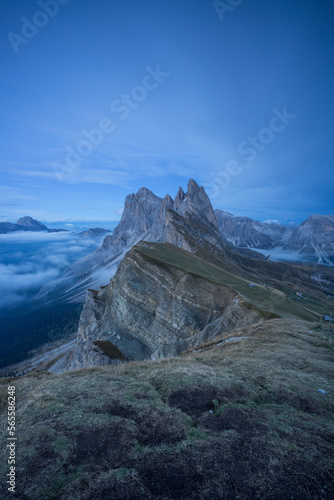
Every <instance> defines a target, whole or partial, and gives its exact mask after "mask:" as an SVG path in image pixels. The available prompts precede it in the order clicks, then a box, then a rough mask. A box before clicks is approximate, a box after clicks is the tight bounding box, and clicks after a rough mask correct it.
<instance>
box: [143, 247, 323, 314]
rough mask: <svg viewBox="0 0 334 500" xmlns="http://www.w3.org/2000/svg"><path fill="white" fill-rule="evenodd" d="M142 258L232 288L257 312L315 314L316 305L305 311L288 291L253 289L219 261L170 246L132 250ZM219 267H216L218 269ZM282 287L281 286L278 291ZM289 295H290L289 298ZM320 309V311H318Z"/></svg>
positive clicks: (247, 280)
mask: <svg viewBox="0 0 334 500" xmlns="http://www.w3.org/2000/svg"><path fill="white" fill-rule="evenodd" d="M135 248H136V250H137V251H139V252H140V253H141V254H142V255H144V256H145V257H146V258H148V259H150V260H152V261H154V262H155V263H158V264H160V265H163V264H165V265H168V266H173V267H177V268H179V269H182V270H183V271H185V272H188V273H192V274H196V275H198V276H201V277H202V278H205V279H207V280H209V281H213V282H215V283H219V284H221V285H223V286H227V287H229V288H232V289H233V290H234V291H236V292H237V293H239V294H241V295H243V296H244V297H245V298H246V299H247V301H249V302H250V303H251V304H253V305H254V306H255V307H256V308H257V309H258V310H263V311H267V312H272V313H274V314H276V315H279V316H282V317H290V318H298V319H302V320H305V321H314V320H316V319H317V317H318V315H317V313H318V312H319V304H318V302H313V301H312V300H310V301H309V302H308V303H307V308H305V307H304V301H303V304H299V303H298V302H296V301H295V300H292V299H289V290H288V288H287V287H285V288H286V291H285V292H284V291H282V290H280V289H279V288H278V287H277V286H273V285H272V286H264V285H261V284H259V283H256V282H255V286H254V287H250V286H249V284H250V283H253V281H252V278H253V279H254V276H253V277H252V276H251V275H243V274H241V273H240V271H239V273H238V272H236V271H233V270H232V269H231V268H228V266H226V265H225V264H224V262H223V261H221V262H219V260H217V259H216V263H213V262H210V261H208V260H204V258H203V257H202V255H196V254H191V253H189V252H186V251H185V250H182V249H180V248H178V247H176V246H174V245H170V244H158V243H149V244H144V245H138V246H137V247H135ZM219 264H220V265H219ZM283 285H284V283H282V286H281V288H282V287H283ZM292 293H293V291H290V295H292ZM320 308H321V307H320Z"/></svg>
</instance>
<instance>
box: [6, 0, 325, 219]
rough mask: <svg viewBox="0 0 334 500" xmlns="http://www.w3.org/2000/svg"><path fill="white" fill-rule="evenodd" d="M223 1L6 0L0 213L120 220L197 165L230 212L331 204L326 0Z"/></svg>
mask: <svg viewBox="0 0 334 500" xmlns="http://www.w3.org/2000/svg"><path fill="white" fill-rule="evenodd" d="M228 3H229V2H228V1H226V2H225V7H224V4H223V2H220V4H219V2H218V4H219V5H220V10H219V9H218V7H216V8H215V7H214V5H213V2H212V1H204V0H202V1H200V0H199V1H196V2H195V1H194V0H140V1H138V0H137V1H134V0H97V1H93V0H51V1H50V2H48V1H47V0H40V1H39V2H37V1H32V0H2V1H1V6H0V12H1V16H0V36H1V57H2V65H1V67H2V71H1V76H0V93H1V96H2V106H1V117H2V126H1V128H0V146H1V147H0V151H1V154H0V172H1V180H0V220H8V221H15V220H16V219H17V218H19V217H21V216H23V215H31V216H33V217H36V218H37V219H39V220H42V221H43V222H55V221H80V220H81V221H90V220H92V221H93V220H94V221H97V220H99V221H111V220H117V219H119V218H120V214H121V210H122V207H123V202H124V198H125V196H126V195H127V194H129V193H131V192H136V191H137V190H138V189H139V188H140V187H141V186H146V187H148V188H149V189H151V190H152V191H153V192H155V193H156V194H157V195H159V196H164V195H165V194H166V193H167V192H168V193H169V194H170V195H172V196H174V195H175V194H176V191H177V189H178V187H179V186H180V185H182V186H183V188H184V189H185V188H186V186H187V181H188V179H189V178H190V177H192V178H194V179H195V180H196V181H197V182H198V183H199V184H202V185H204V186H205V187H206V189H207V191H208V193H209V195H210V197H211V199H212V202H213V205H214V207H215V208H221V209H224V210H227V211H229V212H232V213H233V214H235V215H248V216H250V217H253V218H257V219H260V220H265V219H268V218H270V219H278V220H280V221H282V222H288V221H295V222H297V223H299V222H301V221H302V220H304V219H306V218H307V217H308V216H309V215H310V214H311V213H319V214H333V213H334V204H333V194H332V189H333V144H334V141H333V110H334V105H333V104H334V103H333V101H334V97H333V96H334V94H333V88H334V81H333V80H334V70H333V60H334V58H333V52H334V30H333V25H334V6H333V3H332V2H331V1H329V0H327V1H323V2H319V1H317V0H294V1H293V2H291V0H280V1H279V2H278V1H277V2H274V1H273V0H272V1H268V0H241V1H240V0H239V1H238V0H230V4H231V5H233V7H231V6H229V7H228V8H226V5H228ZM218 11H219V12H218ZM51 14H52V15H51ZM31 23H32V24H31ZM36 25H37V27H36ZM93 130H94V131H95V132H93V133H91V131H93ZM96 130H98V132H96ZM93 142H94V144H92V143H93ZM70 151H71V154H70V153H69V152H70ZM73 151H74V152H75V157H73V154H72V153H73ZM67 155H68V158H67V159H66V156H67Z"/></svg>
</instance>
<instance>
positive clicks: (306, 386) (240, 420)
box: [0, 319, 334, 500]
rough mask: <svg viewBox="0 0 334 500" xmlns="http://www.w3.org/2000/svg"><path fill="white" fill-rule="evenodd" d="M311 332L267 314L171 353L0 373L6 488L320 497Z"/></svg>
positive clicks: (324, 427)
mask: <svg viewBox="0 0 334 500" xmlns="http://www.w3.org/2000/svg"><path fill="white" fill-rule="evenodd" d="M311 331H312V325H311V324H309V323H303V322H299V321H287V320H280V319H276V320H271V321H269V322H266V323H261V324H258V325H255V326H254V327H245V328H242V329H240V330H235V331H234V332H228V337H233V338H234V337H247V338H243V339H240V340H239V341H235V342H230V343H223V344H221V345H220V346H218V345H217V344H216V345H215V344H214V343H212V342H211V343H208V344H207V345H206V346H203V349H204V350H203V351H202V352H196V353H193V354H189V353H188V354H185V356H183V357H182V358H173V359H168V360H163V361H159V362H153V361H148V362H137V363H135V362H133V363H127V364H123V365H120V366H117V367H113V368H111V367H108V368H107V367H104V368H96V369H89V370H81V371H77V372H72V373H69V374H64V375H59V376H53V375H49V374H46V373H45V374H43V373H41V374H37V375H34V376H33V375H31V376H26V377H22V378H19V379H11V380H9V379H7V380H1V382H2V384H1V386H0V392H1V411H2V417H3V421H5V419H6V411H7V410H6V399H5V395H6V390H7V386H8V385H16V391H17V437H18V445H17V485H18V494H17V496H16V498H20V499H26V500H35V499H37V498H38V499H41V500H42V499H49V500H51V499H57V500H58V499H59V500H65V499H66V500H68V499H83V500H94V499H96V500H97V499H105V500H108V499H113V500H115V499H122V500H123V499H145V500H146V499H148V500H150V499H161V500H167V499H196V500H197V499H198V500H199V499H208V500H209V499H210V500H215V499H217V500H218V499H219V500H220V499H226V500H227V499H236V498H240V499H259V500H260V499H261V500H264V499H272V500H285V499H292V498H293V499H294V500H308V499H309V500H311V499H312V500H316V499H324V500H325V499H326V500H330V499H332V498H333V496H334V484H333V477H334V474H333V472H334V458H333V453H332V451H333V443H334V422H333V420H334V417H333V409H334V397H333V384H332V382H333V351H332V350H331V349H330V347H329V343H328V340H327V338H326V336H325V335H324V334H323V332H321V331H313V332H312V333H309V332H311ZM318 389H323V390H325V391H326V392H327V394H326V395H322V394H320V393H319V392H318ZM6 437H7V436H6V434H4V435H3V436H2V438H1V445H2V447H1V449H2V450H3V451H2V457H1V478H2V481H1V488H2V491H1V498H4V499H6V498H12V496H10V495H8V494H7V493H6V484H5V477H6V474H7V469H6V450H5V440H6Z"/></svg>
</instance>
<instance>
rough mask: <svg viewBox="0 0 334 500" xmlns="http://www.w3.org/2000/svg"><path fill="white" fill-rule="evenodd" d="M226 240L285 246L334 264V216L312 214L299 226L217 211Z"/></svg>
mask: <svg viewBox="0 0 334 500" xmlns="http://www.w3.org/2000/svg"><path fill="white" fill-rule="evenodd" d="M215 216H216V219H217V222H218V226H219V229H220V231H221V234H222V236H223V238H224V239H226V240H227V241H229V242H230V243H232V244H233V245H236V246H237V247H241V248H256V249H263V250H272V249H275V248H281V249H283V250H289V251H294V252H297V253H299V254H302V255H313V256H315V257H317V260H318V263H319V264H325V265H333V264H332V262H331V260H330V259H331V258H333V257H334V215H311V216H310V217H309V218H308V219H307V220H306V221H304V222H302V223H301V224H300V225H299V226H296V227H291V226H283V225H280V224H275V223H269V224H268V223H264V222H262V223H261V222H259V221H256V220H253V219H250V218H249V217H234V216H233V215H232V214H230V213H228V212H224V211H223V210H215Z"/></svg>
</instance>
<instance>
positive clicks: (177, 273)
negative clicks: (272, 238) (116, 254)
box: [67, 242, 259, 370]
mask: <svg viewBox="0 0 334 500" xmlns="http://www.w3.org/2000/svg"><path fill="white" fill-rule="evenodd" d="M146 247H150V244H149V243H144V242H142V243H140V244H139V245H136V246H135V247H134V248H133V249H132V250H131V251H130V252H129V253H128V254H127V255H126V257H125V258H124V260H123V261H122V262H121V264H120V265H119V267H118V270H117V272H116V274H115V276H114V278H113V279H112V280H111V281H110V283H109V284H108V285H107V286H105V287H102V288H100V289H99V290H98V291H96V290H89V291H88V292H87V299H86V303H85V306H84V309H83V311H82V315H81V318H80V324H79V331H78V339H77V344H76V347H75V349H74V350H73V352H72V354H71V356H70V359H69V360H68V365H67V369H68V370H72V369H77V368H83V367H90V366H96V365H104V364H110V363H115V362H117V361H115V360H117V358H118V359H120V356H119V355H114V356H112V357H110V356H108V352H109V353H112V352H114V353H115V352H116V353H117V352H118V353H119V352H121V353H122V356H124V358H126V359H130V360H131V359H132V360H133V359H149V358H151V359H157V358H165V357H170V356H175V355H178V354H180V353H181V352H182V351H183V350H185V349H187V348H188V347H194V346H196V345H198V344H199V343H201V342H203V341H205V340H207V339H208V338H212V336H214V335H217V333H216V332H217V327H219V328H218V329H219V331H220V332H222V331H227V330H230V329H232V328H235V327H237V326H242V325H246V324H252V323H254V322H257V321H258V320H259V316H258V314H257V313H256V312H254V311H252V310H249V309H247V308H245V307H243V306H242V303H243V298H242V297H241V296H239V295H237V294H236V292H234V291H233V290H232V289H230V288H228V287H226V286H222V285H220V284H218V283H214V282H212V281H210V280H208V279H204V278H203V277H201V276H199V275H196V274H194V273H189V272H185V271H183V270H182V269H180V268H179V267H175V266H172V265H166V264H165V263H161V262H159V260H152V259H150V258H148V257H147V256H145V253H143V251H144V250H143V249H145V248H146ZM157 247H160V245H158V246H157ZM162 247H163V245H162ZM155 250H156V247H155ZM156 251H158V250H156ZM175 258H177V257H175ZM209 325H212V328H208V326H209ZM114 348H116V349H117V350H116V351H115V350H114Z"/></svg>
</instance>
